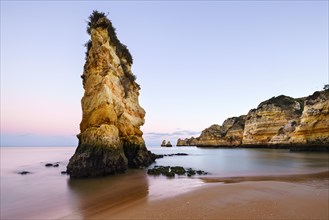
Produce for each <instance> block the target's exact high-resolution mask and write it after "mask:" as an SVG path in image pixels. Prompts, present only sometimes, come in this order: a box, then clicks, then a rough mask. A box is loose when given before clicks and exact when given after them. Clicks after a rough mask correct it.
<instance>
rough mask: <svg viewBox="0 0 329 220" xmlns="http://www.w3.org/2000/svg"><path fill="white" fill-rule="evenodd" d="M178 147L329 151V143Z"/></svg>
mask: <svg viewBox="0 0 329 220" xmlns="http://www.w3.org/2000/svg"><path fill="white" fill-rule="evenodd" d="M176 147H178V148H179V147H197V148H219V149H225V148H226V149H288V150H290V151H291V152H324V153H329V146H328V145H327V144H307V145H303V144H240V145H177V146H176Z"/></svg>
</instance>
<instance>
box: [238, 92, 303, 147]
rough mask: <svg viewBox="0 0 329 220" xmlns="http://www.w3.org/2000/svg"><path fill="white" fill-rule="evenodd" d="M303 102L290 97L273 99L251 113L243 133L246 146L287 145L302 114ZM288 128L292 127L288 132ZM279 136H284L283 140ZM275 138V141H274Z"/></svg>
mask: <svg viewBox="0 0 329 220" xmlns="http://www.w3.org/2000/svg"><path fill="white" fill-rule="evenodd" d="M302 108H303V102H302V100H301V102H298V101H297V100H295V99H293V98H291V97H288V96H278V97H273V98H271V99H269V100H267V101H265V102H262V103H261V104H259V105H258V107H257V109H252V110H250V111H249V113H248V116H247V118H246V122H245V128H244V132H243V142H242V143H243V144H244V145H267V144H269V143H272V144H287V143H289V139H288V138H287V137H285V135H287V134H288V133H289V132H292V131H293V130H294V127H295V126H296V125H297V124H298V121H299V118H300V116H301V114H302ZM287 126H290V127H292V128H291V129H290V130H288V129H287V128H288V127H287ZM278 135H281V136H283V137H282V139H280V138H278ZM274 136H276V137H274ZM272 138H273V140H272Z"/></svg>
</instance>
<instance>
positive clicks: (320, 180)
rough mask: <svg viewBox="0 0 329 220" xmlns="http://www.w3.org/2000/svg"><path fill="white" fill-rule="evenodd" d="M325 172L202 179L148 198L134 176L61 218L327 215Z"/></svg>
mask: <svg viewBox="0 0 329 220" xmlns="http://www.w3.org/2000/svg"><path fill="white" fill-rule="evenodd" d="M328 174H329V173H328V172H322V173H318V174H303V175H289V176H272V177H271V176H268V177H243V178H242V177H239V178H238V177H235V178H232V177H230V178H204V179H203V181H204V182H205V183H204V184H202V186H201V187H198V188H195V189H194V190H192V191H190V192H186V193H183V194H179V195H177V196H175V195H173V196H170V197H167V198H160V199H156V200H150V199H148V196H147V192H145V187H144V184H145V182H144V183H143V182H141V181H139V178H136V179H135V181H131V182H130V183H127V185H126V186H125V187H126V189H127V191H126V193H125V194H120V195H116V196H115V197H113V195H112V194H108V195H107V194H106V193H104V195H103V196H102V197H97V198H90V200H89V201H88V202H87V203H84V204H81V206H80V210H79V212H78V213H76V215H70V216H66V217H65V218H75V217H76V218H83V219H328V218H329V213H328V212H329V211H328V209H329V190H328V189H329V186H328V183H329V181H328V179H329V178H328ZM168 181H170V180H168Z"/></svg>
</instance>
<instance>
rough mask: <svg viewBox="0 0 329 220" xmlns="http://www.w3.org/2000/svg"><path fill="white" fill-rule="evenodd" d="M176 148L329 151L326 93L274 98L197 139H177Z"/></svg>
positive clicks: (206, 130) (211, 127) (328, 115)
mask: <svg viewBox="0 0 329 220" xmlns="http://www.w3.org/2000/svg"><path fill="white" fill-rule="evenodd" d="M177 146H198V147H266V148H290V149H291V150H320V151H329V90H328V89H327V90H324V91H318V92H315V93H314V94H312V95H310V96H308V97H303V98H297V99H294V98H291V97H289V96H284V95H281V96H278V97H273V98H271V99H269V100H266V101H264V102H262V103H260V104H259V105H258V107H257V108H255V109H251V110H250V111H249V112H248V114H247V115H242V116H239V117H232V118H228V119H226V120H225V121H224V122H223V124H222V125H218V124H214V125H212V126H210V127H209V128H206V129H205V130H203V131H202V133H201V135H200V136H199V137H197V138H194V137H192V138H190V139H188V138H186V139H184V140H182V139H178V141H177Z"/></svg>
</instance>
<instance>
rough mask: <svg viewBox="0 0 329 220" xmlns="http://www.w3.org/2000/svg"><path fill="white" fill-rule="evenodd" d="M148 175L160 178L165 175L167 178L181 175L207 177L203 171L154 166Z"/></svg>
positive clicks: (148, 171)
mask: <svg viewBox="0 0 329 220" xmlns="http://www.w3.org/2000/svg"><path fill="white" fill-rule="evenodd" d="M147 174H149V175H153V176H159V175H164V176H167V177H175V174H177V175H179V176H181V175H187V176H188V177H191V176H194V175H196V174H198V175H206V174H208V173H207V172H205V171H203V170H197V171H196V170H193V169H192V168H188V169H185V168H184V167H180V166H174V167H170V166H154V167H153V168H151V169H148V170H147Z"/></svg>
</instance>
